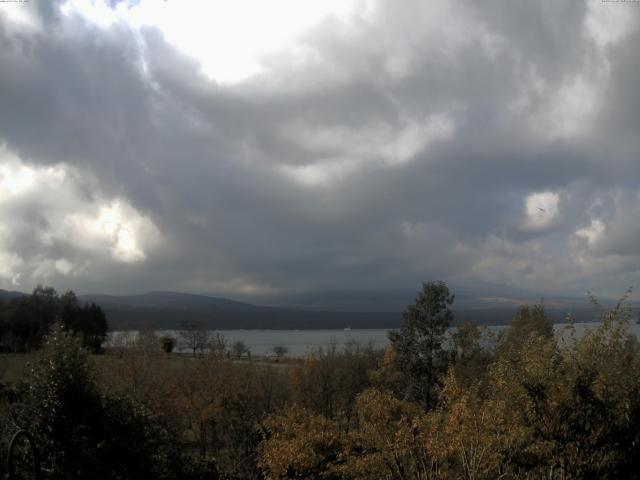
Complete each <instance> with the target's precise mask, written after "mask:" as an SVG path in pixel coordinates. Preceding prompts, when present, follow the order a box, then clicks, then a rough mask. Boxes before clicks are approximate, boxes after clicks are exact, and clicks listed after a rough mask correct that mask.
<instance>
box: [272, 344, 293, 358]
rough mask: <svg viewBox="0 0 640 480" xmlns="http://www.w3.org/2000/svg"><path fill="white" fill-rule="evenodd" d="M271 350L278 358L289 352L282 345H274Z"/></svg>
mask: <svg viewBox="0 0 640 480" xmlns="http://www.w3.org/2000/svg"><path fill="white" fill-rule="evenodd" d="M271 350H273V353H275V355H276V357H278V358H280V357H284V356H285V355H286V354H287V353H288V352H289V349H288V348H287V347H285V346H284V345H276V346H274V347H273V348H272V349H271Z"/></svg>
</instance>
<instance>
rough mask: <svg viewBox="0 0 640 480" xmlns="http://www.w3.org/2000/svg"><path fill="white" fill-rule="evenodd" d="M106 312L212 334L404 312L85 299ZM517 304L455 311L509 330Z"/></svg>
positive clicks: (384, 322) (334, 323)
mask: <svg viewBox="0 0 640 480" xmlns="http://www.w3.org/2000/svg"><path fill="white" fill-rule="evenodd" d="M80 299H81V300H82V301H85V302H95V303H96V304H98V305H100V306H101V307H102V308H103V309H104V310H105V312H106V314H107V317H108V319H109V323H110V325H111V328H112V329H116V330H117V329H129V328H131V329H135V328H138V327H140V326H144V325H148V324H151V325H153V326H155V327H156V328H177V327H179V326H180V324H181V323H182V322H184V321H187V320H188V321H196V322H200V323H202V324H203V325H206V326H208V327H209V328H212V329H300V330H303V329H342V328H346V327H351V328H354V329H355V328H397V327H398V326H400V323H401V321H402V308H397V309H396V310H382V311H381V310H373V309H372V310H370V311H353V310H350V311H339V310H321V309H318V308H315V309H305V308H301V307H297V308H287V307H272V306H263V305H255V304H251V303H244V302H237V301H233V300H229V299H226V298H219V297H210V296H206V295H193V294H185V293H176V292H152V293H147V294H143V295H134V296H109V295H81V296H80ZM516 306H517V305H515V304H502V303H501V304H496V305H492V304H490V303H489V304H488V303H486V302H485V303H484V304H478V305H472V304H470V303H469V302H466V303H465V304H463V305H462V306H460V307H458V308H456V305H455V304H454V306H453V307H454V312H455V318H456V321H457V322H461V321H465V320H472V321H474V322H475V323H477V324H481V325H506V324H508V323H510V321H511V317H512V316H513V313H514V311H515V309H516ZM547 312H548V314H549V315H550V316H551V317H552V318H553V319H554V321H556V322H562V321H563V320H564V319H565V317H566V314H567V313H571V314H572V315H573V316H574V317H575V318H576V320H577V321H591V320H595V319H597V315H598V312H597V311H596V310H594V309H593V308H592V307H589V306H586V305H578V306H576V305H573V306H571V307H569V308H563V307H560V306H553V307H552V308H548V309H547Z"/></svg>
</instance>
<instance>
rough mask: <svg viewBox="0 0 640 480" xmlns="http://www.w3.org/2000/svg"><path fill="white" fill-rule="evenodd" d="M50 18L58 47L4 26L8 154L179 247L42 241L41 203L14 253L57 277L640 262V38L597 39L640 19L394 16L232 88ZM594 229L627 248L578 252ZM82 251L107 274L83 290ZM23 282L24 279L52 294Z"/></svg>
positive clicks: (625, 268) (522, 268)
mask: <svg viewBox="0 0 640 480" xmlns="http://www.w3.org/2000/svg"><path fill="white" fill-rule="evenodd" d="M37 5H38V6H37V12H36V13H37V14H38V15H40V17H41V18H42V21H43V24H44V25H45V26H44V27H43V28H41V29H40V30H38V31H37V32H20V31H16V29H15V28H8V25H9V20H8V19H7V18H4V17H0V18H1V20H0V42H1V43H2V45H3V49H2V50H0V65H1V66H2V68H0V112H2V113H0V137H1V138H0V140H1V141H2V142H5V144H6V148H7V149H8V150H9V151H10V152H13V153H15V154H16V155H18V156H19V157H20V158H21V159H22V161H23V162H27V163H29V164H32V165H37V166H45V165H54V164H60V163H62V164H64V165H67V166H68V168H69V172H70V173H69V175H76V177H74V178H71V179H69V180H68V183H66V184H65V185H67V186H68V188H70V189H71V190H72V191H73V192H74V193H73V195H71V196H70V197H69V198H68V202H74V201H82V202H85V203H86V204H87V205H93V204H95V205H97V206H99V205H101V204H105V203H109V202H110V201H112V200H113V199H116V198H119V199H122V201H125V202H128V204H130V205H131V206H132V207H133V208H134V209H135V210H136V212H137V214H138V215H140V216H143V217H148V218H149V219H150V221H151V222H153V224H154V225H155V226H156V227H157V231H158V232H159V233H158V236H159V237H161V241H159V242H157V245H155V246H154V247H153V248H151V247H149V248H148V249H147V250H146V251H145V258H144V260H141V261H136V262H130V263H126V264H125V263H122V262H117V261H115V260H114V261H107V260H105V259H104V258H101V257H100V258H101V259H99V257H98V256H97V255H98V254H97V253H95V252H93V253H91V252H88V251H87V250H86V248H85V249H84V250H83V249H79V248H78V246H77V242H76V243H73V242H66V241H65V239H64V238H61V237H60V236H54V238H53V240H49V241H48V242H43V241H39V240H37V239H38V238H40V237H39V236H38V235H34V232H39V233H40V234H42V235H44V234H45V233H46V232H47V231H48V230H50V229H55V226H51V219H50V218H47V216H46V215H45V213H42V212H41V213H40V214H38V211H37V210H36V207H37V205H38V204H37V202H35V200H34V199H33V197H29V198H27V199H25V200H24V204H23V207H22V208H21V209H20V210H19V211H18V212H17V213H18V215H17V218H20V219H21V220H19V221H18V220H16V223H15V227H14V228H13V229H12V231H11V233H10V234H7V236H6V238H5V240H4V243H3V244H2V248H3V249H4V250H5V251H7V252H10V253H13V254H16V255H18V257H20V258H22V259H25V258H29V257H33V256H34V255H36V256H37V254H40V255H41V256H43V258H47V259H49V260H50V261H51V262H54V263H55V262H56V261H58V263H57V268H58V269H57V270H56V272H57V273H52V274H51V275H52V277H51V279H52V281H57V282H61V283H63V284H65V285H67V284H70V286H71V284H73V283H74V282H76V283H77V282H82V284H83V285H84V287H83V290H94V291H97V290H100V291H131V290H135V291H139V290H145V289H153V288H181V289H190V290H196V291H216V290H217V291H228V292H233V291H243V290H244V291H252V289H253V290H256V291H260V290H262V289H263V290H264V291H267V292H268V291H271V290H284V291H287V290H295V289H307V288H357V287H366V288H396V287H413V286H414V285H416V284H417V283H418V282H420V281H422V280H425V279H429V278H444V279H452V280H454V281H465V282H474V281H478V280H481V279H485V280H487V281H496V282H502V283H511V284H516V285H520V286H523V287H528V288H533V289H555V290H562V291H572V292H577V291H581V290H582V289H584V288H585V287H586V286H590V287H592V286H593V285H596V286H600V285H602V287H600V288H609V287H608V286H606V285H608V284H607V282H610V281H611V279H612V278H613V276H615V275H617V274H620V275H622V276H623V280H622V281H625V282H626V281H627V280H629V279H630V278H632V277H633V276H634V275H636V273H635V272H637V271H638V269H639V268H640V262H638V261H637V257H639V256H640V251H638V250H637V248H638V247H637V246H634V243H633V242H632V241H630V240H629V239H631V238H633V237H634V235H635V233H636V232H635V231H634V230H633V229H631V230H629V228H623V227H622V226H621V225H626V224H628V223H629V222H633V221H634V220H635V222H636V223H637V220H638V219H639V217H640V209H638V207H637V194H638V185H637V182H636V181H635V180H634V179H637V178H638V174H639V173H640V162H638V158H637V153H638V151H639V150H638V143H637V142H638V140H637V135H635V134H634V132H637V127H638V126H640V119H639V118H638V117H637V111H638V108H637V103H638V101H639V100H638V98H639V97H638V96H637V93H636V85H637V81H638V75H639V74H640V72H639V71H638V69H639V68H640V61H639V60H640V59H638V51H637V48H634V45H637V37H638V35H639V33H638V31H637V24H634V28H635V30H632V31H631V32H630V33H628V34H627V35H625V36H623V37H622V38H621V39H620V40H617V41H616V42H612V43H610V44H607V45H604V46H602V45H599V44H598V43H597V42H596V40H595V39H594V38H593V36H592V34H591V33H590V30H589V28H588V20H589V15H594V13H593V11H594V9H595V10H596V13H595V14H596V15H597V14H598V13H597V9H599V8H600V9H603V8H625V7H622V6H618V7H613V6H612V5H607V4H600V3H594V4H589V5H587V4H585V3H582V2H556V3H554V4H553V6H548V5H547V4H546V3H544V2H529V3H527V4H526V5H524V4H522V5H515V4H513V3H512V2H489V3H486V5H485V4H483V6H482V7H480V6H479V5H477V4H475V3H472V2H458V3H455V4H449V3H443V4H440V3H437V2H435V3H433V4H431V6H430V4H425V3H423V2H409V3H406V4H403V7H402V8H401V7H400V6H399V5H398V4H397V3H391V2H388V3H387V2H382V3H381V4H380V5H378V6H377V8H376V9H374V12H373V13H372V14H371V15H370V16H368V17H363V18H361V19H359V20H358V21H357V22H355V23H354V24H353V25H346V26H345V24H343V23H341V21H340V20H338V19H335V18H334V19H327V20H326V21H324V22H322V23H321V24H319V25H318V26H316V27H315V28H314V29H313V30H312V31H310V32H307V33H306V34H305V35H304V36H303V37H302V38H301V39H300V42H302V43H303V44H304V45H305V47H306V48H307V49H308V50H310V51H312V52H314V55H313V56H312V57H311V60H305V61H302V62H300V61H299V60H296V59H295V58H293V57H291V56H290V55H289V54H288V53H276V54H274V55H272V56H270V57H269V58H265V59H263V60H264V66H265V70H264V71H263V72H262V73H260V74H258V75H257V76H255V77H253V78H250V79H248V80H246V81H243V82H240V83H237V84H233V85H222V84H218V83H216V82H215V81H213V80H209V79H206V78H204V77H203V76H202V75H201V74H199V73H198V69H199V66H198V65H197V64H196V63H195V62H194V61H192V60H190V59H188V58H187V57H185V56H183V55H182V54H181V53H179V52H178V51H177V50H175V49H174V48H173V47H172V46H170V45H169V44H167V43H166V41H165V40H164V38H163V36H162V34H161V32H159V31H157V30H155V29H152V28H143V29H141V30H133V29H132V28H130V27H128V26H126V25H123V24H118V23H116V24H114V25H112V26H111V27H108V28H101V27H98V26H96V25H93V24H91V23H90V22H87V21H85V20H83V19H81V18H78V17H77V16H73V15H72V16H66V15H63V14H61V13H59V9H58V8H56V6H55V5H54V6H44V4H42V5H41V4H37ZM627 7H628V6H627ZM636 10H637V9H632V8H630V9H628V14H629V15H633V16H637V15H638V13H637V11H636ZM614 27H615V25H614ZM634 40H635V42H634ZM607 69H609V70H607ZM606 71H608V72H609V73H606ZM603 72H605V73H603ZM581 86H584V91H585V92H587V93H589V94H591V96H592V98H582V97H580V95H583V93H581V91H579V88H582V87H581ZM576 91H577V92H578V93H576V95H578V99H577V100H575V99H572V97H571V94H572V93H573V92H576ZM591 101H595V106H594V107H593V108H592V109H591V110H589V109H586V110H585V109H584V108H583V107H584V106H585V105H587V104H589V102H591ZM563 102H565V103H563ZM594 112H595V113H594ZM74 172H75V173H74ZM544 192H549V193H552V194H557V197H554V198H557V199H558V200H557V205H556V207H557V211H556V212H555V213H553V215H554V218H549V219H546V218H544V217H540V218H535V219H533V220H532V219H531V218H528V217H527V212H526V201H527V198H528V197H529V196H530V195H532V194H535V193H544ZM534 198H538V197H534ZM540 198H543V199H544V198H546V197H540ZM79 199H80V200H79ZM49 201H50V202H55V201H56V200H55V198H51V199H49ZM545 201H546V200H545ZM552 206H553V205H552ZM534 207H535V205H534ZM96 208H98V207H96ZM554 208H555V207H554ZM69 209H71V210H72V209H73V205H69ZM93 211H97V210H96V209H94V210H93ZM45 212H46V209H45ZM534 213H535V212H534ZM549 215H551V213H550V214H549ZM593 220H599V221H601V222H602V223H603V225H604V226H605V229H606V230H605V232H606V233H605V235H609V234H610V237H607V238H605V239H598V240H594V241H593V242H591V243H590V242H588V241H587V240H586V237H585V236H584V235H582V236H580V235H576V231H579V230H581V229H582V230H584V229H588V228H590V226H591V225H592V223H591V222H592V221H593ZM532 222H533V223H532ZM536 222H537V223H536ZM532 225H533V226H532ZM47 238H48V237H47ZM87 248H89V247H87ZM43 252H44V253H43ZM612 256H614V257H615V259H612ZM62 258H64V259H67V260H69V262H71V263H73V264H74V265H75V264H78V265H80V264H82V263H83V261H84V263H85V264H86V265H87V267H86V268H85V270H82V271H80V270H79V271H78V273H77V274H76V276H75V277H73V278H69V275H68V274H67V275H66V276H65V275H64V270H68V269H67V268H66V264H65V263H60V262H59V259H62ZM621 258H622V260H621ZM605 263H606V268H605V267H604V266H603V265H604V264H605ZM27 264H28V262H26V261H25V264H24V265H27ZM24 265H23V267H22V268H23V275H22V277H23V281H24V282H26V283H28V282H35V281H38V280H39V279H38V278H36V277H37V275H36V273H34V272H35V271H36V270H34V269H33V268H32V269H31V270H29V269H28V268H27V267H26V266H24ZM596 266H597V267H598V268H596ZM19 268H20V267H15V269H16V271H17V269H19ZM0 273H1V270H0ZM586 274H588V275H589V276H590V277H589V280H588V281H586V280H584V278H583V277H584V276H585V275H586ZM7 278H8V277H7ZM616 288H617V284H615V285H614V287H612V289H613V290H615V289H616Z"/></svg>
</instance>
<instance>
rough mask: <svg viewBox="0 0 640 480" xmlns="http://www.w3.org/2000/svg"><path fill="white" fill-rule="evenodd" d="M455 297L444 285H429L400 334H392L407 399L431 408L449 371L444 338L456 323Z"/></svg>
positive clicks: (410, 309) (410, 310) (407, 314)
mask: <svg viewBox="0 0 640 480" xmlns="http://www.w3.org/2000/svg"><path fill="white" fill-rule="evenodd" d="M453 300H454V296H453V295H452V294H451V293H450V292H449V288H448V287H447V285H446V284H445V283H444V282H427V283H424V284H423V285H422V292H420V294H419V295H418V297H417V298H416V301H415V303H414V304H413V305H409V307H408V308H407V310H406V311H405V312H404V313H403V318H404V323H403V325H402V327H401V328H400V330H398V331H392V332H389V340H390V341H391V345H392V347H393V349H394V350H395V352H396V361H397V362H398V367H399V370H400V371H401V372H402V373H403V374H404V376H405V384H406V385H405V388H406V396H407V397H408V398H409V399H410V400H415V401H417V402H419V403H421V404H423V405H425V406H427V407H433V406H434V405H435V402H436V399H437V386H438V383H439V377H440V375H441V374H442V372H443V371H444V370H445V368H446V364H447V361H446V355H445V352H444V350H443V348H442V343H443V340H444V334H445V332H446V330H447V328H448V327H449V325H450V324H451V322H452V320H453V313H452V312H451V310H450V308H449V306H450V305H451V304H452V303H453Z"/></svg>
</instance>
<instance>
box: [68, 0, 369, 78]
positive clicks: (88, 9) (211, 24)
mask: <svg viewBox="0 0 640 480" xmlns="http://www.w3.org/2000/svg"><path fill="white" fill-rule="evenodd" d="M367 3H368V2H366V1H363V0H322V1H300V0H269V1H258V2H256V1H253V0H234V1H226V0H209V1H207V2H202V1H200V0H166V1H158V0H141V1H140V2H137V3H133V4H128V3H127V2H120V3H118V4H117V6H116V8H115V9H112V8H111V7H110V6H109V4H108V2H106V1H103V0H76V1H69V2H67V3H66V4H65V5H64V6H63V7H62V10H63V12H64V13H65V14H67V15H71V14H78V15H81V16H82V17H84V18H86V19H88V20H90V21H92V22H94V23H95V24H97V25H99V26H101V27H103V28H106V27H109V26H110V25H112V24H113V23H114V22H118V21H121V22H125V23H126V24H128V25H130V26H131V27H133V28H138V29H139V28H142V27H157V28H158V29H160V31H162V33H163V35H164V36H165V38H166V40H167V41H168V42H169V43H170V44H172V45H173V46H174V47H176V48H178V49H179V50H180V51H182V52H183V53H185V54H187V55H189V56H190V57H192V58H194V59H195V60H197V61H199V62H200V65H201V68H202V72H203V73H204V74H205V75H206V76H208V77H209V78H211V79H214V80H216V81H218V82H220V83H234V82H238V81H242V80H245V79H247V78H249V77H251V76H253V75H255V74H258V73H260V72H261V71H262V70H263V67H262V64H261V58H262V57H264V56H265V55H267V54H270V53H272V52H275V51H278V50H282V49H291V48H295V41H296V39H297V38H298V37H299V36H300V35H301V34H303V33H304V32H306V31H308V30H309V29H310V28H312V27H313V26H314V25H317V24H318V23H320V22H321V21H322V20H324V19H326V18H328V17H334V18H341V19H344V18H347V17H348V16H349V15H350V13H351V12H353V11H354V10H355V9H357V10H358V11H360V12H362V11H363V10H364V11H366V10H367V8H369V7H368V6H367Z"/></svg>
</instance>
